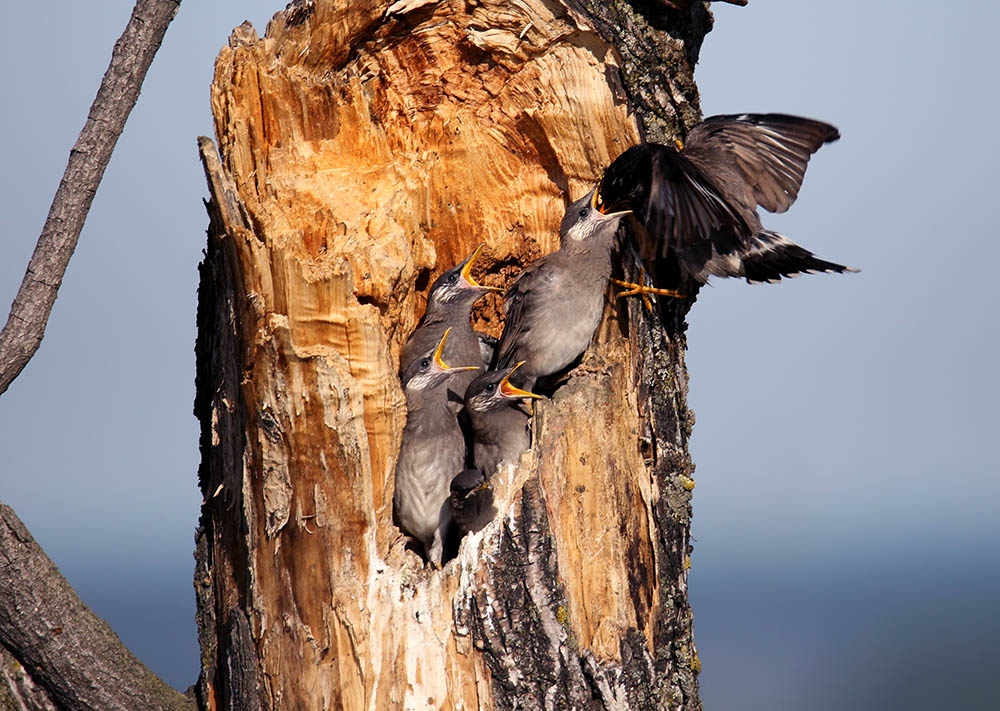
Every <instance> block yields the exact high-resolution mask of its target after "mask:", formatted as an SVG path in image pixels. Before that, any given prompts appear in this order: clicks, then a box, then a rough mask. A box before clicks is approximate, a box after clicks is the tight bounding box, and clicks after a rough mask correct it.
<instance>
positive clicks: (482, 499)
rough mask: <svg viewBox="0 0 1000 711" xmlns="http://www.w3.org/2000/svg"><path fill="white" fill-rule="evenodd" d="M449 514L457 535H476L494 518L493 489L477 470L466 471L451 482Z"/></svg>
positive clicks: (495, 513) (495, 512) (495, 510)
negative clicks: (453, 521)
mask: <svg viewBox="0 0 1000 711" xmlns="http://www.w3.org/2000/svg"><path fill="white" fill-rule="evenodd" d="M449 501H450V503H451V514H452V517H453V518H454V519H455V525H456V526H458V530H459V533H461V534H462V535H463V536H464V535H465V534H466V533H478V532H479V531H481V530H482V529H483V528H484V527H485V526H486V524H488V523H489V522H490V521H492V520H493V519H494V518H496V515H497V509H496V506H494V505H493V489H492V488H490V483H489V480H488V479H487V478H486V476H484V475H483V473H482V472H481V471H479V470H478V469H466V470H464V471H463V472H462V473H461V474H459V475H458V476H456V477H455V478H454V479H452V480H451V495H450V497H449Z"/></svg>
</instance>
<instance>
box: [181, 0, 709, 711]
mask: <svg viewBox="0 0 1000 711" xmlns="http://www.w3.org/2000/svg"><path fill="white" fill-rule="evenodd" d="M636 8H639V9H636ZM658 12H659V14H655V13H654V12H652V11H651V10H650V9H649V6H648V4H646V3H638V2H637V3H636V4H635V6H634V7H633V6H632V5H628V4H626V3H610V4H609V5H608V6H605V5H604V4H601V3H596V2H589V3H587V2H580V1H579V0H565V1H564V2H559V1H557V0H521V1H520V2H518V3H508V2H505V1H503V0H479V1H478V2H474V3H466V2H457V1H454V2H432V1H428V0H400V1H399V2H395V3H391V4H390V3H389V2H381V3H349V2H346V0H343V1H337V0H314V1H305V2H301V1H300V2H295V3H292V4H291V5H290V6H289V8H288V9H286V10H285V11H284V12H281V13H278V14H277V15H275V17H274V19H273V20H272V21H271V23H270V24H269V26H268V31H267V34H266V36H265V37H264V38H263V39H261V38H258V36H257V35H256V33H255V32H254V31H253V30H252V28H250V27H249V26H248V25H244V26H243V27H241V28H238V29H237V30H236V31H235V32H234V33H233V35H232V37H231V38H230V42H229V46H228V47H226V48H224V49H223V50H222V52H221V54H220V55H219V58H218V60H217V63H216V75H215V80H214V83H213V86H212V107H213V113H214V117H215V125H216V134H217V137H218V141H219V153H218V154H217V153H216V150H215V147H214V146H213V145H212V142H211V141H210V140H209V139H207V138H202V139H200V141H199V148H200V151H201V156H202V160H203V162H204V164H205V171H206V176H207V179H208V183H209V189H210V193H211V199H210V201H209V203H208V211H209V215H210V227H209V234H208V249H207V252H206V258H205V261H204V263H203V265H202V267H201V286H200V288H199V311H198V344H197V349H196V350H197V360H198V375H197V396H196V402H195V411H196V414H197V415H198V417H199V418H200V421H201V426H202V434H201V449H202V465H201V470H200V473H199V478H200V485H201V488H202V491H203V493H204V497H205V498H204V504H203V507H202V517H201V523H200V528H199V532H198V536H197V543H198V549H197V558H198V563H197V568H196V573H195V583H196V589H197V593H198V620H199V634H200V640H201V645H202V675H201V678H200V680H199V693H200V701H201V705H202V707H203V708H206V709H223V708H225V709H247V708H260V709H277V708H346V709H362V708H364V709H399V708H404V709H411V708H412V709H422V708H428V707H433V708H443V709H471V708H477V709H492V708H499V709H505V708H518V709H535V708H537V709H549V708H577V709H657V708H660V709H668V708H669V709H685V710H687V711H694V710H696V709H700V707H701V704H700V701H699V700H698V693H697V673H698V669H699V663H698V658H697V653H696V651H695V647H694V641H693V636H692V630H691V611H690V607H689V605H688V602H687V568H688V556H689V553H690V536H689V522H690V515H691V508H690V491H691V488H692V487H693V484H694V482H693V480H692V479H691V473H692V470H693V467H692V464H691V461H690V458H689V456H688V451H687V440H688V436H689V435H690V428H691V424H692V422H693V415H692V414H691V413H690V411H688V410H687V406H686V393H687V381H686V371H685V368H684V360H683V349H684V340H683V331H684V316H685V314H686V312H687V309H688V307H689V306H690V301H688V302H680V301H674V300H665V301H662V302H661V303H660V304H659V305H658V306H657V308H656V309H655V310H653V311H646V310H644V308H643V306H642V302H641V301H640V300H631V301H629V302H628V303H616V302H615V301H614V300H613V299H612V298H611V294H610V292H609V299H608V306H607V309H606V314H605V318H604V321H603V323H602V325H601V327H600V328H599V330H598V335H597V337H596V339H595V343H594V344H593V345H592V347H591V349H590V350H589V351H588V353H587V356H586V357H585V359H584V362H583V364H582V366H581V367H580V368H579V369H577V370H576V371H574V373H573V375H572V377H570V378H569V380H568V382H567V383H566V384H565V385H563V386H562V387H561V388H559V389H558V390H557V391H556V393H555V395H554V396H553V398H552V399H551V400H550V401H545V402H539V403H537V404H536V408H535V419H534V426H533V427H534V433H533V446H532V449H531V450H529V451H528V452H526V453H525V454H524V455H523V456H522V458H521V462H520V464H519V466H517V467H511V468H508V469H507V470H506V471H503V472H501V474H500V475H499V476H498V482H497V486H496V490H495V501H496V505H497V507H498V509H499V511H500V513H499V515H498V516H497V518H496V520H495V521H493V523H491V524H490V525H489V526H487V527H486V528H485V529H484V530H483V531H481V532H480V533H478V534H475V535H472V536H468V537H467V538H466V539H465V540H464V541H463V542H462V546H461V549H460V551H459V555H458V557H457V558H456V559H455V560H454V561H452V562H450V563H448V564H446V565H445V567H444V569H443V570H441V571H435V570H432V569H430V568H429V567H424V566H423V565H422V563H421V561H420V559H419V558H418V557H417V556H416V555H414V554H413V553H411V552H409V551H407V550H405V548H404V544H405V542H406V538H405V537H404V536H403V535H402V534H401V533H400V532H399V531H398V530H397V529H396V528H395V527H394V526H393V524H392V488H393V471H394V465H395V457H396V454H397V452H398V449H399V442H400V433H401V431H402V428H403V424H404V422H405V408H404V398H403V395H402V391H401V388H400V385H399V381H398V378H397V376H396V368H397V365H398V357H399V349H400V346H401V344H402V342H403V341H404V340H405V338H406V336H407V335H408V334H409V333H410V332H411V331H412V330H413V328H414V327H415V325H416V323H417V320H418V318H419V316H420V314H421V313H422V311H423V305H424V300H425V297H426V292H427V289H428V287H429V285H430V283H431V282H432V281H433V279H434V277H435V276H436V275H437V274H439V273H440V272H441V271H443V270H444V269H446V268H448V267H449V266H451V265H453V264H455V263H456V262H458V261H460V260H461V259H462V258H464V257H465V256H466V255H467V254H468V253H470V252H471V251H472V250H473V249H474V248H475V247H476V246H477V245H478V244H480V243H485V245H486V248H485V250H484V252H485V256H486V258H485V259H482V260H481V261H482V263H483V265H486V266H483V267H481V270H482V273H478V274H477V275H476V278H477V279H478V280H480V281H483V282H485V283H489V284H494V285H503V284H504V283H506V282H507V281H509V280H510V278H512V277H513V276H514V275H515V274H516V273H517V272H518V271H519V269H520V268H521V267H523V266H524V265H525V264H527V263H529V262H530V261H532V260H533V259H535V258H537V257H539V256H541V255H543V254H546V253H548V252H550V251H552V250H554V249H555V248H556V247H557V246H558V236H557V234H556V228H557V227H558V224H559V221H560V219H561V217H562V214H563V211H564V208H565V205H566V204H567V202H568V201H569V199H570V198H571V197H578V196H579V195H581V194H582V193H583V192H585V191H586V190H588V189H589V188H590V187H591V186H592V185H593V183H594V181H595V180H596V179H597V178H598V177H599V176H600V172H601V170H602V169H603V168H604V166H606V165H607V164H608V163H609V162H610V161H611V160H612V159H613V158H614V157H616V156H617V155H618V154H619V153H620V152H622V151H623V150H625V149H626V148H627V147H628V146H630V145H632V144H633V143H635V142H637V141H638V140H639V139H640V136H641V135H642V132H643V130H644V131H645V133H646V134H647V135H649V136H650V137H651V138H660V139H662V140H666V139H669V138H671V137H672V136H675V135H677V133H678V131H679V130H681V129H683V127H684V126H687V125H690V124H692V123H693V122H694V121H696V120H697V119H698V118H699V110H698V106H697V89H696V87H695V85H694V82H693V77H692V68H693V66H694V62H695V60H696V58H697V52H698V48H699V47H700V43H701V40H702V37H703V35H704V33H705V32H707V31H708V29H709V27H710V22H711V19H710V15H709V14H708V13H707V10H706V9H705V7H704V5H702V4H701V3H696V4H695V6H694V7H692V9H691V10H690V11H689V12H684V13H677V12H673V11H670V10H667V9H660V10H659V11H658ZM640 124H641V125H640ZM220 155H221V158H220ZM668 266H669V265H659V266H658V268H661V269H666V268H667V267H668ZM630 276H633V277H635V276H637V275H635V274H630ZM499 313H500V311H499V303H498V302H495V301H486V302H485V303H481V304H480V306H479V307H477V309H476V311H475V314H474V316H475V322H476V325H477V327H479V328H480V329H482V330H487V331H491V332H493V333H494V335H496V334H497V333H498V331H499V328H500V320H501V318H500V315H499Z"/></svg>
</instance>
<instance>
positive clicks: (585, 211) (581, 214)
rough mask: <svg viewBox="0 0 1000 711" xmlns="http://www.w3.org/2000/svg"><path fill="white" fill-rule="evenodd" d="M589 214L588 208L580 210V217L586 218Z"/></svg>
mask: <svg viewBox="0 0 1000 711" xmlns="http://www.w3.org/2000/svg"><path fill="white" fill-rule="evenodd" d="M589 212H590V208H589V207H585V208H583V209H582V210H580V217H586V216H587V214H588V213H589Z"/></svg>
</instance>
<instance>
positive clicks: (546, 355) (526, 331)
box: [494, 188, 628, 390]
mask: <svg viewBox="0 0 1000 711" xmlns="http://www.w3.org/2000/svg"><path fill="white" fill-rule="evenodd" d="M596 199H597V188H594V189H593V190H591V191H590V192H589V193H587V194H586V195H584V196H583V197H582V198H580V199H579V200H577V201H576V202H574V203H572V204H570V206H569V207H568V208H567V210H566V215H565V216H564V217H563V220H562V224H561V225H560V228H559V237H560V243H561V246H560V247H559V249H558V250H556V251H555V252H552V253H551V254H547V255H545V256H544V257H542V258H540V259H538V260H536V261H534V262H532V263H531V264H529V265H528V266H527V267H525V269H524V271H522V272H521V273H520V274H518V276H517V278H516V279H515V280H514V282H513V283H512V284H511V285H510V287H509V288H508V289H507V294H506V298H505V300H504V313H505V314H506V317H507V318H506V322H505V324H504V331H503V335H502V336H500V342H499V343H498V344H497V349H496V357H495V359H494V369H495V370H500V369H503V368H509V367H511V366H513V365H514V364H515V363H519V362H521V361H524V363H525V365H524V367H523V368H522V370H521V372H520V373H518V380H519V382H520V384H521V386H522V387H524V389H525V390H531V389H532V387H533V386H534V384H535V382H536V380H537V379H538V378H541V377H544V376H547V375H551V374H552V373H557V372H559V371H561V370H562V369H563V368H565V367H566V366H568V365H569V364H570V363H572V362H573V361H574V360H576V359H577V358H578V357H579V356H580V354H581V353H583V351H584V350H586V348H587V346H588V345H589V344H590V340H591V338H593V336H594V331H595V330H597V326H598V324H599V323H600V322H601V314H602V312H603V311H604V294H605V291H606V290H607V285H608V279H609V278H610V277H611V248H612V246H613V244H614V237H615V232H616V231H617V229H618V222H619V221H620V220H621V218H622V215H624V214H625V213H626V212H628V210H625V211H620V212H612V213H609V214H604V213H602V212H601V211H600V210H598V209H597V204H596Z"/></svg>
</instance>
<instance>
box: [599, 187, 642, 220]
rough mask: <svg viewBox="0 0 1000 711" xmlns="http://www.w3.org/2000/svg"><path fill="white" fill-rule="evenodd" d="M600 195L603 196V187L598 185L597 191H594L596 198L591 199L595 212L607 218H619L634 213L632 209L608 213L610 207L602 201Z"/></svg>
mask: <svg viewBox="0 0 1000 711" xmlns="http://www.w3.org/2000/svg"><path fill="white" fill-rule="evenodd" d="M600 194H601V186H600V185H598V186H597V190H595V191H594V197H592V198H591V199H590V206H591V207H592V208H594V209H595V210H597V211H598V212H599V213H601V214H602V215H604V216H605V217H617V216H618V215H627V214H628V213H630V212H632V210H631V209H628V210H618V211H617V212H608V206H607V205H606V204H605V203H604V202H602V201H601V199H600Z"/></svg>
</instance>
